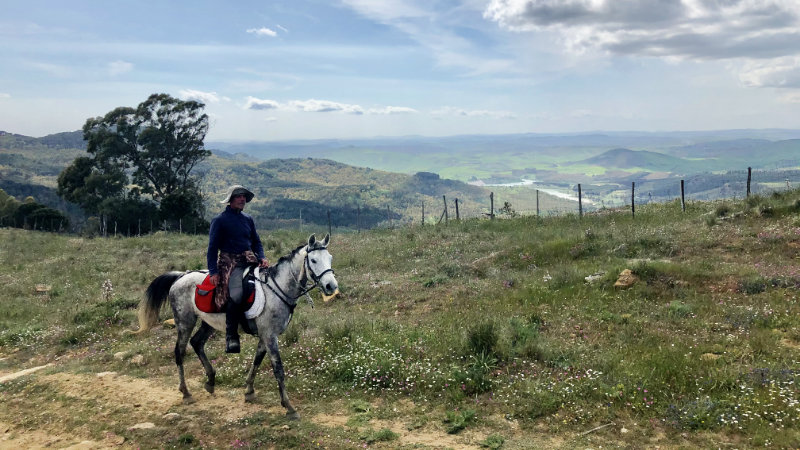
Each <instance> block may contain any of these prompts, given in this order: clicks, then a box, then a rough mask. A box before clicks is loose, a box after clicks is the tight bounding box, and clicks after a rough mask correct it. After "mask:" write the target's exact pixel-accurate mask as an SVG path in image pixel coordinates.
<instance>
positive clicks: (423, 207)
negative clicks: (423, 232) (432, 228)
mask: <svg viewBox="0 0 800 450" xmlns="http://www.w3.org/2000/svg"><path fill="white" fill-rule="evenodd" d="M420 226H422V227H424V226H425V202H422V222H420Z"/></svg>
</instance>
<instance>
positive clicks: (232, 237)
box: [206, 184, 269, 353]
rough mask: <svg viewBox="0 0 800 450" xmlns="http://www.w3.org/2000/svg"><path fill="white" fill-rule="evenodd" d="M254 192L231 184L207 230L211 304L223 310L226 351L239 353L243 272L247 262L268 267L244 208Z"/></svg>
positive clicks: (261, 247)
mask: <svg viewBox="0 0 800 450" xmlns="http://www.w3.org/2000/svg"><path fill="white" fill-rule="evenodd" d="M254 196H255V195H254V194H253V193H252V192H250V191H249V190H248V189H246V188H245V187H244V186H241V185H238V184H237V185H233V186H231V187H229V188H228V192H227V193H226V195H225V199H223V200H222V201H221V202H220V203H223V204H227V205H228V206H227V207H225V210H224V211H222V212H221V213H220V214H219V215H218V216H217V217H215V218H214V219H213V220H212V221H211V230H210V231H209V233H208V253H207V255H206V257H207V263H208V272H209V274H210V275H211V278H210V281H211V283H212V284H214V285H215V286H216V287H217V289H216V292H215V293H214V304H215V305H216V306H217V309H218V310H219V311H222V310H223V308H224V310H225V352H226V353H239V320H240V318H241V315H242V307H241V305H242V303H243V302H242V300H243V299H242V292H243V290H242V273H243V270H244V269H245V268H246V267H247V266H248V265H255V264H258V265H259V267H262V268H266V267H269V261H268V260H267V258H266V257H264V247H263V246H262V245H261V238H260V237H259V236H258V233H257V232H256V226H255V223H254V222H253V218H252V217H251V216H250V215H248V214H245V213H244V212H243V210H244V206H245V204H246V203H248V202H249V201H250V200H252V199H253V197H254Z"/></svg>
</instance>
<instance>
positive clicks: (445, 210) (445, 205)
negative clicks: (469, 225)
mask: <svg viewBox="0 0 800 450" xmlns="http://www.w3.org/2000/svg"><path fill="white" fill-rule="evenodd" d="M442 201H443V202H444V224H445V225H447V222H448V221H449V219H450V218H449V217H448V216H447V197H445V196H444V195H442Z"/></svg>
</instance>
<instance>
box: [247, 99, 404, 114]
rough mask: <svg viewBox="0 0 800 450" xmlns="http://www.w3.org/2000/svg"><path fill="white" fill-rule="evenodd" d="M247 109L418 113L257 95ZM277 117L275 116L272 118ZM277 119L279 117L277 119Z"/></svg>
mask: <svg viewBox="0 0 800 450" xmlns="http://www.w3.org/2000/svg"><path fill="white" fill-rule="evenodd" d="M245 109H252V110H268V109H272V110H279V111H289V112H310V113H344V114H355V115H363V114H374V115H396V114H416V113H418V112H419V111H417V110H416V109H414V108H409V107H406V106H381V107H375V108H369V109H367V110H365V109H364V108H363V107H361V106H360V105H353V104H348V103H339V102H334V101H330V100H316V99H310V100H289V101H287V102H285V103H280V102H277V101H275V100H265V99H259V98H256V97H247V102H246V103H245ZM272 119H275V118H272ZM275 120H277V119H275Z"/></svg>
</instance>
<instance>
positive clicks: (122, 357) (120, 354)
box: [114, 352, 128, 361]
mask: <svg viewBox="0 0 800 450" xmlns="http://www.w3.org/2000/svg"><path fill="white" fill-rule="evenodd" d="M127 357H128V352H117V353H114V359H118V360H120V361H124V360H125V358H127Z"/></svg>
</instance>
